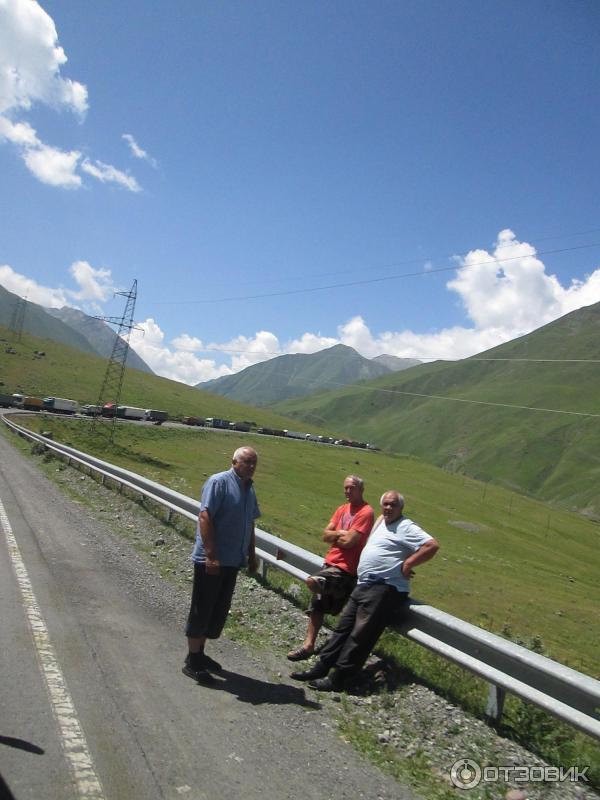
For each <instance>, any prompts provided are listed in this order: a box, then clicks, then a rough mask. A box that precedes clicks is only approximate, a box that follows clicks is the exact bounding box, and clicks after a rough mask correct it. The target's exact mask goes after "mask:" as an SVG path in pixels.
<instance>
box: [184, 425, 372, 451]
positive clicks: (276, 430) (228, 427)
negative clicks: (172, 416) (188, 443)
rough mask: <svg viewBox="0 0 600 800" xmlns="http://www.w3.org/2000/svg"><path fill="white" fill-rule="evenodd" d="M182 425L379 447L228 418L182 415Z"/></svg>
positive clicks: (345, 445)
mask: <svg viewBox="0 0 600 800" xmlns="http://www.w3.org/2000/svg"><path fill="white" fill-rule="evenodd" d="M182 422H183V424H184V425H194V426H201V427H204V428H220V429H222V430H231V431H251V430H254V431H255V432H256V433H260V434H264V435H266V436H282V437H284V438H286V439H302V440H304V441H308V442H319V443H320V444H337V445H341V446H342V447H359V448H361V449H363V450H378V449H379V448H377V447H375V445H373V444H370V443H368V442H357V441H355V440H353V439H335V438H334V437H333V436H319V435H317V434H315V433H304V432H301V431H290V430H288V429H287V428H282V429H280V428H266V427H264V426H258V427H257V425H256V423H255V422H248V421H244V422H233V421H232V420H229V419H221V418H219V417H184V418H183V420H182Z"/></svg>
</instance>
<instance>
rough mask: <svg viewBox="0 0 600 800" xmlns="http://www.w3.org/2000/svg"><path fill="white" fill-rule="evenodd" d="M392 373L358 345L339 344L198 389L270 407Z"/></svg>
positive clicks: (281, 358)
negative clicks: (364, 352)
mask: <svg viewBox="0 0 600 800" xmlns="http://www.w3.org/2000/svg"><path fill="white" fill-rule="evenodd" d="M389 372H390V370H389V369H388V367H386V366H385V365H383V364H377V363H374V362H373V361H371V359H368V358H364V357H363V356H361V355H360V353H357V352H356V350H354V348H352V347H348V345H345V344H336V345H333V346H332V347H327V348H325V349H324V350H319V351H318V352H316V353H295V354H292V355H289V354H288V355H283V356H277V357H276V358H271V359H269V360H268V361H262V362H261V363H260V364H253V365H252V366H250V367H246V369H243V370H241V371H240V372H236V373H235V374H234V375H225V376H224V377H222V378H217V379H215V380H213V381H206V382H204V383H199V384H197V387H196V388H198V389H204V390H206V391H209V392H214V393H215V394H220V395H223V396H224V397H230V398H231V399H232V400H238V401H240V402H244V403H251V404H252V405H256V406H270V405H272V404H274V403H279V402H281V401H282V400H287V399H290V398H292V397H303V396H305V395H308V394H313V393H314V392H319V391H323V390H324V389H331V388H332V387H339V386H346V385H349V384H353V383H356V382H357V381H362V380H372V379H373V378H379V377H381V376H382V375H387V374H388V373H389Z"/></svg>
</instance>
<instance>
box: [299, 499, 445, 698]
mask: <svg viewBox="0 0 600 800" xmlns="http://www.w3.org/2000/svg"><path fill="white" fill-rule="evenodd" d="M403 508H404V498H403V497H402V495H401V494H399V493H398V492H396V491H389V492H385V494H384V495H382V497H381V516H380V517H379V519H378V520H377V522H376V523H375V526H374V528H373V530H372V531H371V536H370V537H369V539H368V541H367V543H366V545H365V547H364V549H363V551H362V553H361V556H360V561H359V562H358V582H357V584H356V588H355V589H354V591H353V592H352V594H351V595H350V599H349V600H348V602H347V603H346V605H345V607H344V610H343V611H342V615H341V617H340V620H339V622H338V624H337V626H336V628H335V630H334V632H333V633H332V635H331V636H330V638H329V639H328V640H327V642H326V644H325V646H324V647H323V649H322V650H321V652H320V654H319V660H318V661H317V663H316V664H315V666H314V667H312V669H309V670H307V671H306V672H292V675H291V677H292V678H294V679H295V680H299V681H309V684H308V685H309V686H310V687H311V688H313V689H318V690H319V691H323V692H331V691H340V690H341V689H343V688H344V686H345V685H346V684H347V683H348V681H349V680H351V679H352V678H353V677H354V676H355V675H356V674H357V673H358V672H359V670H360V669H361V668H362V666H363V664H364V663H365V661H366V660H367V658H368V657H369V653H370V652H371V650H372V649H373V648H374V647H375V645H376V643H377V640H378V639H379V637H380V636H381V634H382V633H383V631H384V629H385V627H386V625H388V624H389V622H391V621H392V619H394V617H396V618H397V617H398V613H399V612H401V611H402V609H403V608H406V601H407V599H408V592H409V579H410V578H411V577H412V575H413V574H414V573H413V567H416V566H417V565H418V564H422V563H424V562H425V561H429V559H430V558H433V556H434V555H435V554H436V553H437V551H438V550H439V544H438V543H437V542H436V540H435V539H434V538H433V536H430V535H429V534H428V533H426V532H425V531H424V530H422V529H421V528H419V526H418V525H416V524H415V523H414V522H413V521H412V520H410V519H407V518H406V517H404V516H403V514H402V510H403Z"/></svg>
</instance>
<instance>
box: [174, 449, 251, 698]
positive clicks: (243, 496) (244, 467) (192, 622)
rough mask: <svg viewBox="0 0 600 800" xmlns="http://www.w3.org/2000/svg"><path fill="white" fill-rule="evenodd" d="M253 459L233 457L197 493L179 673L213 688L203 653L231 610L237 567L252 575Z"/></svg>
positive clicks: (239, 453)
mask: <svg viewBox="0 0 600 800" xmlns="http://www.w3.org/2000/svg"><path fill="white" fill-rule="evenodd" d="M257 462H258V456H257V454H256V451H255V450H253V448H252V447H240V448H238V449H237V450H236V451H235V453H234V454H233V458H232V467H231V469H230V470H227V471H226V472H218V473H216V474H215V475H211V476H210V478H208V480H207V481H206V483H205V484H204V486H203V488H202V497H201V499H200V514H199V516H198V526H197V529H196V543H195V545H194V550H193V552H192V561H193V562H194V585H193V589H192V602H191V605H190V612H189V615H188V620H187V625H186V629H185V634H186V636H187V638H188V655H187V657H186V659H185V664H184V666H183V673H184V675H187V676H188V677H190V678H194V680H196V681H198V682H199V683H204V684H210V683H214V678H213V676H212V675H211V672H219V671H220V670H221V665H220V664H219V663H218V662H217V661H215V660H214V659H213V658H211V657H210V656H208V655H206V653H205V652H204V645H205V644H206V640H207V639H218V638H219V636H220V635H221V631H222V630H223V626H224V625H225V620H226V619H227V614H228V613H229V609H230V607H231V600H232V597H233V590H234V589H235V583H236V580H237V574H238V572H239V570H240V567H243V566H245V565H247V566H248V569H249V570H250V571H251V572H254V571H255V570H256V555H255V549H254V548H255V543H254V520H255V519H257V517H259V516H260V509H259V507H258V502H257V500H256V494H255V492H254V486H253V481H252V477H253V475H254V471H255V470H256V464H257Z"/></svg>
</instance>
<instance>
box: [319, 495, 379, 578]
mask: <svg viewBox="0 0 600 800" xmlns="http://www.w3.org/2000/svg"><path fill="white" fill-rule="evenodd" d="M374 521H375V514H374V513H373V509H372V508H371V506H370V505H369V504H368V503H361V505H357V506H351V505H350V503H344V505H343V506H340V507H339V508H338V509H337V510H336V511H335V513H334V515H333V517H332V518H331V521H330V523H329V524H330V525H333V526H334V529H335V530H336V531H339V530H342V531H349V530H354V531H356V532H357V533H360V539H359V541H358V542H357V543H356V544H355V545H354V547H351V548H350V549H349V550H342V548H341V547H337V546H336V545H334V546H333V547H332V548H331V549H330V550H329V552H328V553H327V555H326V556H325V563H326V564H330V565H331V566H333V567H339V568H340V569H343V570H344V572H349V573H350V575H356V568H357V567H358V559H359V558H360V554H361V552H362V549H363V547H364V546H365V544H366V543H367V539H368V538H369V534H370V533H371V528H372V527H373V522H374Z"/></svg>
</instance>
